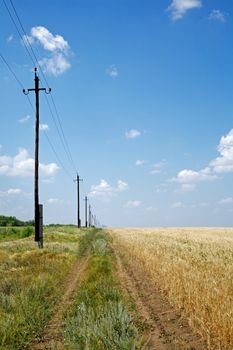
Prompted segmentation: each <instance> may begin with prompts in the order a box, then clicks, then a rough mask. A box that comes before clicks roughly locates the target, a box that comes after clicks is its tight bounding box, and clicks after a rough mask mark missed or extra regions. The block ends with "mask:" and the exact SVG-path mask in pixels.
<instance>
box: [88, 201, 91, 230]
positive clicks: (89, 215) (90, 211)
mask: <svg viewBox="0 0 233 350" xmlns="http://www.w3.org/2000/svg"><path fill="white" fill-rule="evenodd" d="M88 221H89V227H91V205H90V204H89V220H88Z"/></svg>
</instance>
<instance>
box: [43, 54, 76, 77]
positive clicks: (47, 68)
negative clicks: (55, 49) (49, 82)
mask: <svg viewBox="0 0 233 350" xmlns="http://www.w3.org/2000/svg"><path fill="white" fill-rule="evenodd" d="M39 64H40V66H41V67H42V69H43V70H44V72H46V73H49V74H51V75H54V76H55V77H57V76H58V75H60V74H63V73H64V72H65V71H67V69H69V68H70V67H71V64H70V63H69V61H68V60H67V59H66V57H65V56H64V55H63V54H61V53H57V54H55V55H53V56H52V57H50V58H43V59H42V60H40V61H39Z"/></svg>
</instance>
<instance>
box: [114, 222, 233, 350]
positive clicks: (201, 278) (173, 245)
mask: <svg viewBox="0 0 233 350" xmlns="http://www.w3.org/2000/svg"><path fill="white" fill-rule="evenodd" d="M109 232H110V233H111V235H112V236H113V237H114V240H115V242H116V243H117V244H118V245H119V248H120V250H121V251H122V252H123V253H124V254H127V256H128V259H132V261H134V263H135V264H136V265H137V264H138V266H140V267H141V268H142V269H144V271H145V272H146V273H147V274H149V275H150V277H151V281H152V283H154V285H155V286H159V287H161V288H162V289H163V290H164V291H165V293H166V295H167V297H168V299H169V301H170V303H171V304H172V305H173V306H174V307H176V308H177V309H179V310H181V312H182V313H183V315H185V316H186V317H187V318H188V319H189V322H190V324H191V326H192V327H193V328H194V329H195V330H197V331H198V332H199V333H201V334H202V335H203V337H204V338H205V339H206V340H207V343H208V348H209V349H221V350H223V349H227V350H230V349H231V350H232V349H233V229H224V228H221V229H220V228H218V229H211V228H181V229H179V228H161V229H112V230H109Z"/></svg>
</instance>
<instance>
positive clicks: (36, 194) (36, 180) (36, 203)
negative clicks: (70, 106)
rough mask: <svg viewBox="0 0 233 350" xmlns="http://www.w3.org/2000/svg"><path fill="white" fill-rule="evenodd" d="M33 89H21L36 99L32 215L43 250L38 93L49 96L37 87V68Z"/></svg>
mask: <svg viewBox="0 0 233 350" xmlns="http://www.w3.org/2000/svg"><path fill="white" fill-rule="evenodd" d="M34 71H35V79H34V80H35V88H34V89H27V90H25V89H23V93H24V94H25V95H28V94H29V92H30V91H35V98H36V111H35V112H36V115H35V116H36V119H35V176H34V213H35V242H38V246H39V248H43V237H41V234H42V230H40V229H41V228H40V209H39V123H40V118H39V92H40V91H45V93H47V94H49V93H50V92H51V89H50V88H49V90H48V92H47V91H46V89H45V88H40V87H39V82H40V80H39V78H38V75H37V68H35V70H34Z"/></svg>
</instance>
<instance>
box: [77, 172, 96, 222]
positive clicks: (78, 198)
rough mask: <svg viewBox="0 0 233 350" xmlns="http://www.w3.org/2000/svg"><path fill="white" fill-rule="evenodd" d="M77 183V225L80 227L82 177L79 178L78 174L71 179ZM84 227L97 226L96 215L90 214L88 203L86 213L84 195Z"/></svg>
mask: <svg viewBox="0 0 233 350" xmlns="http://www.w3.org/2000/svg"><path fill="white" fill-rule="evenodd" d="M73 181H74V182H76V183H77V226H78V227H81V219H80V185H79V184H80V182H82V181H83V179H80V176H79V174H77V178H76V179H75V180H73ZM84 200H85V227H88V226H89V227H92V226H97V219H96V216H95V215H93V214H92V211H91V205H90V204H89V207H88V213H87V202H88V198H87V196H85V198H84ZM87 217H88V218H87Z"/></svg>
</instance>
